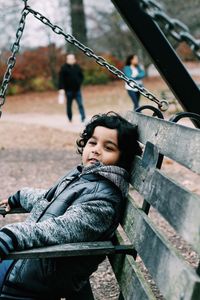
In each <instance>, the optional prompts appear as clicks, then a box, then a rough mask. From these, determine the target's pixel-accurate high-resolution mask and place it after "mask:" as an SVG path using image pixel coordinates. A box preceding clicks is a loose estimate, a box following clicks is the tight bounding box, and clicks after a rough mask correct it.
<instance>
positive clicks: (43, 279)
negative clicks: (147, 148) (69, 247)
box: [0, 112, 141, 299]
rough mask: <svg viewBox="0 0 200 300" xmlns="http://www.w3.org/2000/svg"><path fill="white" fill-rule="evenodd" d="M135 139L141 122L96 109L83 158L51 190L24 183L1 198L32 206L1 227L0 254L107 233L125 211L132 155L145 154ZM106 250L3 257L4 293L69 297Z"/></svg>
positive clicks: (82, 145)
mask: <svg viewBox="0 0 200 300" xmlns="http://www.w3.org/2000/svg"><path fill="white" fill-rule="evenodd" d="M137 139H138V135H137V129H136V127H135V126H133V125H132V124H130V123H129V122H127V121H126V120H125V119H124V118H122V117H121V116H119V115H117V114H115V113H113V112H109V113H107V114H102V115H96V116H94V117H93V118H92V120H91V121H90V123H88V124H87V125H86V128H85V130H84V131H83V133H82V134H81V136H80V139H79V140H78V141H77V146H78V152H79V153H80V154H81V155H82V164H81V165H79V166H77V167H76V168H75V169H73V170H72V171H71V172H69V173H68V174H66V175H65V176H64V177H63V178H61V179H60V180H58V182H57V183H56V184H55V185H54V186H53V187H52V188H51V189H49V190H48V191H46V190H37V189H30V188H24V189H22V190H20V191H18V192H17V193H16V194H14V195H12V196H10V197H9V198H8V199H4V200H2V201H1V202H0V206H5V209H6V210H7V211H9V210H10V209H12V208H14V207H23V208H25V209H26V211H27V212H31V213H30V215H29V217H28V218H27V220H26V221H25V222H20V223H15V224H11V225H6V226H4V227H3V228H2V229H1V230H0V258H6V255H7V254H8V253H9V252H11V251H13V250H24V249H29V248H32V247H42V246H47V245H55V244H63V243H73V242H92V241H101V240H102V241H105V240H109V239H110V238H111V237H112V234H113V233H114V231H115V229H116V228H117V226H118V224H119V220H120V217H121V214H122V212H123V206H124V202H125V201H124V200H125V197H126V195H127V192H128V185H129V183H128V181H129V171H130V168H131V163H132V160H133V158H134V156H135V155H140V154H141V149H140V146H139V144H138V141H137ZM104 258H105V257H104V256H90V257H89V256H88V257H79V258H77V257H76V258H51V259H34V260H29V259H27V260H18V261H3V263H2V266H1V264H0V272H1V273H2V274H3V276H2V283H1V286H2V288H1V294H0V295H2V296H5V295H10V296H12V297H18V298H14V299H23V298H24V299H56V297H64V296H65V297H69V298H68V299H70V295H73V293H76V292H78V291H80V290H81V289H83V288H84V286H85V285H86V284H87V282H88V278H89V276H90V275H91V274H92V273H93V272H94V271H95V270H96V269H97V267H98V264H99V263H100V262H102V260H103V259H104ZM3 269H4V271H3ZM27 297H28V298H27Z"/></svg>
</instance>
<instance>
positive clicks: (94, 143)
mask: <svg viewBox="0 0 200 300" xmlns="http://www.w3.org/2000/svg"><path fill="white" fill-rule="evenodd" d="M88 144H90V145H96V142H95V141H88Z"/></svg>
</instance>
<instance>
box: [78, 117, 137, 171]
mask: <svg viewBox="0 0 200 300" xmlns="http://www.w3.org/2000/svg"><path fill="white" fill-rule="evenodd" d="M97 126H103V127H106V128H109V129H116V130H117V133H118V146H119V150H120V153H121V155H120V160H119V163H118V166H120V167H122V168H124V169H125V170H127V171H128V172H129V171H130V168H131V165H132V161H133V159H134V157H135V155H141V153H142V150H141V147H140V145H139V143H138V131H137V126H136V125H132V124H131V123H130V122H128V121H127V120H125V119H124V118H123V117H121V116H120V115H119V114H117V113H115V112H112V111H111V112H108V113H105V114H98V115H95V116H93V117H92V119H91V121H90V122H89V123H88V124H87V125H86V127H85V129H84V130H83V132H82V133H81V135H80V138H79V139H78V140H77V141H76V144H77V150H78V153H79V154H82V153H83V149H84V147H85V145H86V144H87V141H88V140H89V139H90V138H91V137H92V135H93V132H94V129H95V128H96V127H97Z"/></svg>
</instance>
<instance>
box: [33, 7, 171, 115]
mask: <svg viewBox="0 0 200 300" xmlns="http://www.w3.org/2000/svg"><path fill="white" fill-rule="evenodd" d="M27 10H28V11H29V12H30V13H32V14H33V16H34V17H35V18H36V19H38V20H40V21H41V22H42V23H43V24H45V25H47V26H49V27H50V28H51V29H52V30H53V31H54V32H55V33H56V34H60V35H62V36H64V38H65V40H66V41H67V42H69V43H70V44H73V45H74V46H75V47H77V48H79V49H80V50H81V51H82V52H83V53H84V54H85V55H86V56H88V57H92V58H94V59H95V61H96V63H97V64H99V65H100V66H102V67H105V68H107V69H108V70H109V71H110V72H111V73H112V74H114V75H116V76H117V77H118V78H120V79H122V80H124V81H125V82H126V83H127V84H128V85H129V86H130V87H131V88H134V89H136V90H137V91H138V92H139V93H140V94H142V95H143V96H144V97H146V98H148V99H149V100H151V101H153V102H155V103H156V104H157V105H158V107H159V108H160V109H161V110H163V111H164V110H167V109H168V101H166V100H159V99H158V98H156V96H155V95H153V94H152V93H151V92H149V91H148V90H147V89H145V88H144V87H142V86H140V85H138V84H137V82H136V81H135V80H133V79H130V78H128V77H127V76H126V75H125V74H124V73H123V72H122V71H120V70H119V69H117V68H116V67H115V66H113V65H111V64H109V63H108V62H107V61H106V60H105V59H104V58H103V57H102V56H98V55H96V54H95V53H94V51H93V50H92V49H90V48H88V47H86V46H85V45H83V44H82V43H80V42H79V41H78V40H77V39H76V38H75V37H73V36H72V35H70V34H65V33H64V32H63V29H62V28H60V27H59V26H57V25H53V24H52V23H51V22H50V20H49V19H47V18H46V17H45V16H43V15H42V14H41V13H39V12H37V11H35V10H33V9H31V8H30V7H29V6H27Z"/></svg>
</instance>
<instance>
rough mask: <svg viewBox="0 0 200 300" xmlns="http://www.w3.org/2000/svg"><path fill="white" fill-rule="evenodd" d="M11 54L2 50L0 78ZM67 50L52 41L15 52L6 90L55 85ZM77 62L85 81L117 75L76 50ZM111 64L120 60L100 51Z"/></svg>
mask: <svg viewBox="0 0 200 300" xmlns="http://www.w3.org/2000/svg"><path fill="white" fill-rule="evenodd" d="M10 55H11V53H9V52H4V53H3V55H1V62H0V79H1V80H2V78H3V74H4V72H5V69H6V62H7V60H8V57H9V56H10ZM65 56H66V53H65V51H63V49H61V48H56V47H55V45H54V44H53V45H50V46H48V47H39V48H37V49H31V50H25V51H24V52H23V53H19V54H17V60H16V64H15V67H14V69H13V71H12V79H11V82H10V84H9V90H8V92H9V94H16V93H21V92H26V91H30V90H32V91H45V90H51V89H56V88H57V81H58V73H59V69H60V67H61V65H62V64H63V63H64V62H65ZM76 56H77V60H78V63H79V64H80V65H81V67H82V68H83V71H84V75H85V76H84V77H85V81H84V83H85V84H103V83H106V82H108V81H110V80H114V79H116V76H114V75H112V74H111V73H110V72H109V71H108V70H107V69H106V68H104V67H101V66H99V65H98V64H97V63H96V62H95V61H94V60H93V59H91V58H88V57H86V56H85V55H84V54H82V53H80V54H79V53H78V54H76ZM102 56H103V57H104V58H105V59H106V61H108V62H109V63H110V64H112V65H114V66H116V67H117V68H122V63H121V62H120V61H119V60H117V59H116V58H115V57H113V56H112V55H108V54H102Z"/></svg>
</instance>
